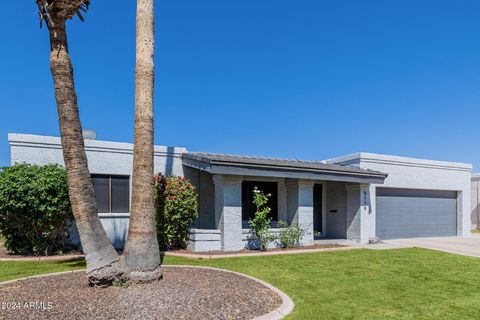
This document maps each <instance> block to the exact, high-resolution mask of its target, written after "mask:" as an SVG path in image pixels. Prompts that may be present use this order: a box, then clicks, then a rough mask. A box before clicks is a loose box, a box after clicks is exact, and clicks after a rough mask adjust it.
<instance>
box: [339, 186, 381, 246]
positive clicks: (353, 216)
mask: <svg viewBox="0 0 480 320" xmlns="http://www.w3.org/2000/svg"><path fill="white" fill-rule="evenodd" d="M346 189H347V239H348V240H355V241H358V242H361V243H368V241H369V238H372V237H373V236H374V234H375V229H374V227H375V222H374V219H375V217H374V216H373V214H372V211H371V193H370V188H369V185H368V184H349V185H347V186H346ZM372 220H373V221H372ZM372 222H373V223H372ZM372 226H373V228H372ZM372 232H373V234H372Z"/></svg>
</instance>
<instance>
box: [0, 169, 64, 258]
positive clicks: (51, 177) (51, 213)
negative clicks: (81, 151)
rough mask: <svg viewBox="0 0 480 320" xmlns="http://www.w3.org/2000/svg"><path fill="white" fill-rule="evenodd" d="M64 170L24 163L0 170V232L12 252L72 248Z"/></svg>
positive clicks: (38, 253)
mask: <svg viewBox="0 0 480 320" xmlns="http://www.w3.org/2000/svg"><path fill="white" fill-rule="evenodd" d="M72 219H73V215H72V209H71V206H70V201H69V198H68V187H67V173H66V171H65V169H64V168H62V167H60V166H57V165H47V166H42V167H41V166H33V165H27V164H20V165H14V166H12V167H8V168H3V169H2V171H1V172H0V233H1V234H2V235H3V236H4V237H5V246H6V248H7V250H9V251H10V252H12V253H16V254H35V255H50V254H55V253H58V252H61V251H67V250H70V249H71V248H72V245H71V243H70V239H69V236H70V233H69V226H68V222H69V220H72Z"/></svg>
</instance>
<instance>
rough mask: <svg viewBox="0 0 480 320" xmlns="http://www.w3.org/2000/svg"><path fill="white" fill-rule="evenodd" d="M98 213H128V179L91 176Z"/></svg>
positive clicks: (99, 175) (124, 177) (98, 175)
mask: <svg viewBox="0 0 480 320" xmlns="http://www.w3.org/2000/svg"><path fill="white" fill-rule="evenodd" d="M92 182H93V189H94V190H95V197H96V198H97V206H98V212H100V213H129V212H130V177H129V176H111V175H103V174H92Z"/></svg>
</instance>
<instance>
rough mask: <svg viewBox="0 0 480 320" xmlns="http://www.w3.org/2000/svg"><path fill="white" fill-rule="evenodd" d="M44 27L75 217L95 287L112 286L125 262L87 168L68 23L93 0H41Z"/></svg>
mask: <svg viewBox="0 0 480 320" xmlns="http://www.w3.org/2000/svg"><path fill="white" fill-rule="evenodd" d="M36 3H37V5H38V8H39V15H40V26H41V24H42V22H43V21H45V23H46V25H47V27H48V31H49V34H50V71H51V73H52V77H53V83H54V87H55V99H56V102H57V111H58V120H59V125H60V133H61V140H62V147H63V157H64V161H65V167H66V169H67V176H68V190H69V197H70V202H71V204H72V210H73V214H74V216H75V221H76V224H77V228H78V232H79V234H80V241H81V243H82V249H83V251H84V253H85V255H86V257H85V258H86V261H87V276H88V279H89V281H90V283H91V284H93V285H105V284H108V283H111V282H112V281H113V280H114V279H116V278H117V277H120V276H121V275H122V273H123V267H122V262H121V261H120V257H119V256H118V254H117V252H116V251H115V249H114V248H113V246H112V244H111V242H110V240H109V239H108V237H107V235H106V233H105V230H104V229H103V227H102V225H101V222H100V218H99V217H98V213H97V202H96V199H95V194H94V190H93V185H92V179H91V176H90V172H89V170H88V164H87V157H86V154H85V149H84V141H83V136H82V125H81V123H80V116H79V112H78V105H77V95H76V92H75V84H74V81H73V67H72V64H71V61H70V56H69V53H68V41H67V32H66V21H67V19H71V18H72V17H73V16H75V15H77V16H78V17H79V18H80V19H81V20H82V21H83V16H82V13H81V12H86V11H87V10H88V7H89V5H90V1H89V0H36Z"/></svg>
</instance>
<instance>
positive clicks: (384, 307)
mask: <svg viewBox="0 0 480 320" xmlns="http://www.w3.org/2000/svg"><path fill="white" fill-rule="evenodd" d="M164 263H165V264H195V265H204V266H213V267H219V268H225V269H230V270H235V271H239V272H243V273H246V274H249V275H252V276H254V277H257V278H259V279H263V280H265V281H267V282H269V283H271V284H273V285H274V286H276V287H278V288H280V289H281V290H283V291H284V292H285V293H287V294H288V295H289V296H290V297H291V298H292V299H293V301H294V302H295V304H296V307H295V310H294V312H293V313H292V315H291V316H290V317H289V318H288V319H369V320H370V319H455V320H457V319H479V317H480V259H478V258H470V257H464V256H459V255H453V254H447V253H441V252H437V251H431V250H425V249H398V250H386V251H373V250H366V249H363V250H351V251H339V252H326V253H310V254H301V255H300V254H299V255H281V256H268V257H244V258H229V259H215V260H187V259H179V258H173V257H167V258H166V259H165V261H164ZM10 264H11V263H0V275H1V276H0V280H2V279H4V278H5V270H7V278H8V277H10V278H12V277H13V276H23V275H25V273H26V272H30V274H32V273H33V272H35V270H34V269H35V268H37V266H38V267H40V266H41V270H38V271H37V272H36V273H40V272H47V271H49V270H47V269H48V268H49V267H52V268H55V269H52V270H51V271H60V270H59V269H61V268H65V269H67V268H78V267H81V265H79V264H78V262H77V263H76V264H73V265H68V264H65V263H57V264H52V263H49V264H47V263H38V262H37V263H25V264H23V265H21V266H20V265H17V266H16V267H15V268H19V267H21V268H22V269H24V268H25V271H24V272H23V273H22V272H20V271H16V272H15V271H14V268H13V266H10ZM27 269H28V270H27ZM8 270H10V271H8ZM14 272H15V273H14Z"/></svg>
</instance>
